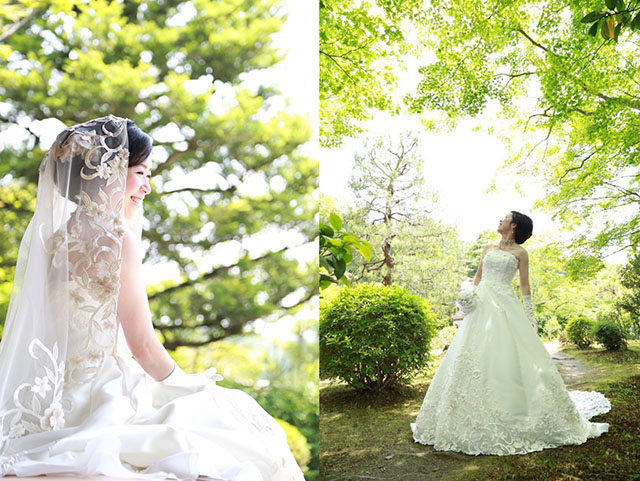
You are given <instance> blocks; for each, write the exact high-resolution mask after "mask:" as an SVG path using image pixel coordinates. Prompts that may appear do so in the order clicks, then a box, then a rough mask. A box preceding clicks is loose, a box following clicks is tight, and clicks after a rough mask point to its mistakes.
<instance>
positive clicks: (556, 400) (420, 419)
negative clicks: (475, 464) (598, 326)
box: [411, 211, 610, 455]
mask: <svg viewBox="0 0 640 481" xmlns="http://www.w3.org/2000/svg"><path fill="white" fill-rule="evenodd" d="M532 229H533V223H532V221H531V219H530V218H529V217H527V216H525V215H524V214H520V213H519V212H515V211H512V212H509V213H508V214H507V216H506V217H505V218H504V219H503V220H502V221H501V222H500V225H499V227H498V232H499V233H500V234H501V235H502V240H501V241H500V243H499V244H498V245H497V246H487V247H485V249H484V251H483V253H482V258H481V260H480V264H479V266H478V271H477V273H476V276H475V279H474V285H475V286H477V288H476V290H475V295H474V297H475V299H476V303H475V305H476V306H475V308H473V307H472V309H470V312H469V313H468V314H467V315H466V316H465V318H464V321H463V322H462V325H461V327H460V329H459V330H458V332H457V333H456V336H455V338H454V339H453V341H452V343H451V345H450V347H449V349H448V350H447V352H446V354H445V356H444V358H443V359H442V362H441V364H440V367H439V368H438V370H437V372H436V374H435V376H434V377H433V380H432V382H431V385H430V386H429V389H428V391H427V394H426V396H425V398H424V402H423V404H422V407H421V408H420V412H419V413H418V416H417V419H416V422H415V423H412V424H411V429H412V431H413V438H414V440H415V441H416V442H419V443H422V444H428V445H433V447H434V448H435V449H436V450H440V451H458V452H462V453H466V454H473V455H478V454H495V455H508V454H525V453H529V452H533V451H540V450H542V449H545V448H553V447H556V446H562V445H567V444H582V443H584V442H585V441H586V440H587V439H588V438H591V437H596V436H599V435H601V434H602V433H604V432H606V431H608V428H609V425H608V424H606V423H592V422H589V421H588V419H590V418H591V417H593V416H594V415H596V414H601V413H605V412H607V411H609V409H610V404H609V401H608V400H607V399H606V398H605V397H604V396H603V395H602V394H600V393H597V392H584V391H572V392H567V389H566V387H565V385H564V382H563V381H562V378H561V377H560V374H559V373H558V370H557V369H556V367H555V365H554V364H553V361H552V359H551V356H550V355H549V353H548V352H547V350H546V349H545V347H544V345H543V343H542V342H541V341H540V339H539V338H538V336H537V325H536V321H535V319H534V316H533V308H532V304H531V293H530V288H529V257H528V254H527V251H526V250H525V249H524V248H522V247H521V245H520V244H522V243H523V242H525V241H526V240H527V239H528V238H529V237H530V236H531V232H532ZM516 272H519V273H520V289H521V291H522V297H523V301H524V305H525V309H523V307H522V304H521V303H520V301H519V300H518V298H517V296H516V294H515V292H514V291H513V289H512V287H511V281H512V279H513V277H514V275H515V273H516ZM471 304H474V303H471ZM525 311H526V312H525Z"/></svg>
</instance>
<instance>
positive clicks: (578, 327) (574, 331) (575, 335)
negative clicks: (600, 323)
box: [565, 317, 595, 349]
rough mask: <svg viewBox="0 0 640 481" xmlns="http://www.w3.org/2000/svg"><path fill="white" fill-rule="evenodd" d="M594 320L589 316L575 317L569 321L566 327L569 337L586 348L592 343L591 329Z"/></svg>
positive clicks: (582, 347) (579, 345)
mask: <svg viewBox="0 0 640 481" xmlns="http://www.w3.org/2000/svg"><path fill="white" fill-rule="evenodd" d="M594 324H595V323H594V322H593V321H592V320H591V319H589V318H587V317H574V318H573V319H571V320H570V321H569V322H568V323H567V327H566V328H565V330H566V332H567V339H569V341H570V342H573V343H574V344H575V345H576V346H578V347H579V348H580V349H586V348H587V347H589V346H590V345H591V342H592V339H591V330H592V329H593V326H594Z"/></svg>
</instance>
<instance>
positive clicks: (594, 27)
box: [589, 22, 599, 37]
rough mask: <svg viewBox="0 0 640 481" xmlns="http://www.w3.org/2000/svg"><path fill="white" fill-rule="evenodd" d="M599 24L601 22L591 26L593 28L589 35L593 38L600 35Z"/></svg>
mask: <svg viewBox="0 0 640 481" xmlns="http://www.w3.org/2000/svg"><path fill="white" fill-rule="evenodd" d="M598 24H599V22H595V23H594V24H593V25H591V28H590V29H589V35H591V36H592V37H595V36H596V35H598Z"/></svg>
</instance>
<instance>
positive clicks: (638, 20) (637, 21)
mask: <svg viewBox="0 0 640 481" xmlns="http://www.w3.org/2000/svg"><path fill="white" fill-rule="evenodd" d="M631 28H635V29H636V30H640V13H638V14H637V15H636V16H635V17H634V18H633V20H631Z"/></svg>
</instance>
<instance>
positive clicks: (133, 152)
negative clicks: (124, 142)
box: [127, 119, 151, 167]
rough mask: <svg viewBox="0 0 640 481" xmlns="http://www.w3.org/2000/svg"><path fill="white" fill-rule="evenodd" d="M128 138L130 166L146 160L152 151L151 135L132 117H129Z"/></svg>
mask: <svg viewBox="0 0 640 481" xmlns="http://www.w3.org/2000/svg"><path fill="white" fill-rule="evenodd" d="M127 138H128V139H129V164H128V166H129V167H135V166H136V165H140V164H141V163H142V162H144V159H146V158H147V157H148V156H149V154H150V153H151V137H149V136H148V135H147V134H145V133H144V132H143V131H142V130H140V128H139V127H138V126H137V125H136V124H135V123H134V122H133V120H131V119H127Z"/></svg>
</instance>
